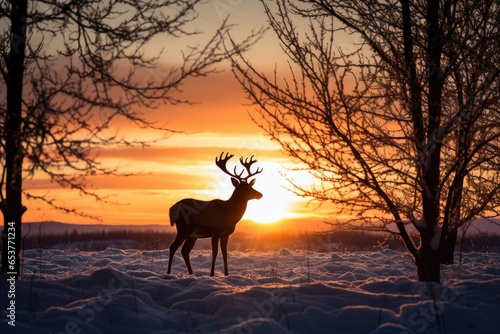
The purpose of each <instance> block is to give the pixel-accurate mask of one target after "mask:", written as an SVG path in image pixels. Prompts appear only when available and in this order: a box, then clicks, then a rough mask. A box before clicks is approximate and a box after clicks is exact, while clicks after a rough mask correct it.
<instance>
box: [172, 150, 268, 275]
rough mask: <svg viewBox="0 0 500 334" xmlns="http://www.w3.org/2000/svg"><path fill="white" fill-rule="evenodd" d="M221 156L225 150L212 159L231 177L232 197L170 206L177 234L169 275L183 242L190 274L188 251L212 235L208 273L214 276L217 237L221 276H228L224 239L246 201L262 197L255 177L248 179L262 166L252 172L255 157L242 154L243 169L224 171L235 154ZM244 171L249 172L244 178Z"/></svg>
mask: <svg viewBox="0 0 500 334" xmlns="http://www.w3.org/2000/svg"><path fill="white" fill-rule="evenodd" d="M223 155H224V152H222V153H221V154H220V156H219V157H218V158H217V157H216V158H215V164H216V165H217V166H218V167H219V168H220V169H221V170H222V171H223V172H224V173H226V174H228V175H229V176H231V182H232V184H233V186H234V191H233V194H232V195H231V197H230V198H229V199H227V200H221V199H214V200H211V201H202V200H197V199H193V198H185V199H182V200H180V201H179V202H177V203H175V204H174V205H173V206H172V207H171V208H170V226H172V227H173V226H174V225H175V226H176V227H177V236H176V238H175V240H174V241H173V242H172V245H170V253H169V258H168V271H167V273H168V274H170V272H171V269H172V262H173V258H174V254H175V252H176V251H177V249H178V248H179V247H180V245H182V243H184V245H183V246H182V249H181V253H182V257H183V258H184V262H185V263H186V267H187V269H188V272H189V274H193V270H192V268H191V263H190V261H189V253H190V252H191V250H192V249H193V247H194V244H195V243H196V240H197V239H198V238H212V267H211V269H210V276H214V271H215V260H216V258H217V253H218V248H219V240H220V248H221V251H222V257H223V259H224V275H226V276H227V275H228V269H227V242H228V240H229V236H230V235H231V234H233V232H234V230H235V228H236V224H237V223H238V222H239V221H240V220H241V217H242V216H243V214H244V213H245V211H246V208H247V203H248V201H249V200H251V199H260V198H262V194H261V193H260V192H258V191H257V190H255V189H253V185H254V183H255V179H252V180H251V181H248V179H249V178H251V177H253V176H255V175H257V174H259V173H261V172H262V170H263V169H262V168H257V169H256V171H255V172H251V170H250V169H251V167H252V165H253V164H254V163H255V162H257V160H254V159H253V156H251V157H250V159H248V158H246V159H245V160H243V157H241V158H240V163H241V165H242V166H243V167H244V170H242V171H241V172H240V173H239V174H238V173H237V171H236V166H235V167H234V172H233V173H231V172H229V171H228V170H227V167H226V164H227V162H228V161H229V159H231V158H232V157H233V156H234V155H233V154H229V153H226V155H225V156H224V157H223ZM245 171H246V172H247V174H248V175H247V176H245V177H243V173H244V172H245Z"/></svg>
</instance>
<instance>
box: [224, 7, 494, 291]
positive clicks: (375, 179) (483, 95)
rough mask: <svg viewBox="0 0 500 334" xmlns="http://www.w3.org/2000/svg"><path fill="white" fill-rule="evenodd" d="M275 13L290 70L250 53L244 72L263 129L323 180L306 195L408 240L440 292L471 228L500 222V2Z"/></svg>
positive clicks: (423, 274) (422, 272)
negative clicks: (452, 255)
mask: <svg viewBox="0 0 500 334" xmlns="http://www.w3.org/2000/svg"><path fill="white" fill-rule="evenodd" d="M262 3H263V5H264V7H265V9H266V12H267V14H268V17H269V20H270V23H271V26H272V29H273V30H274V31H275V33H276V36H277V37H278V38H279V40H280V41H281V46H282V48H283V50H284V52H285V53H286V55H287V57H288V58H289V64H288V72H286V73H285V74H283V73H280V72H279V69H276V71H275V73H274V74H272V75H266V74H263V73H262V72H260V71H259V70H258V69H256V68H255V67H254V66H252V65H251V64H250V62H249V61H248V60H246V59H245V58H244V57H243V56H241V55H239V56H238V57H232V64H233V71H234V73H235V75H236V77H237V78H238V79H239V81H240V83H241V85H242V86H243V87H244V89H245V90H246V92H247V93H248V95H249V97H250V99H251V101H252V102H253V103H254V104H255V105H256V106H257V110H258V112H259V113H258V114H257V115H255V116H254V120H255V121H256V122H257V123H258V124H259V125H260V126H261V127H262V128H263V129H264V130H265V131H267V133H268V134H269V135H270V136H271V137H272V138H273V139H274V140H276V141H278V142H279V143H280V144H281V146H282V147H283V149H284V150H285V151H286V152H287V153H288V154H289V155H290V156H292V157H294V158H295V159H296V160H298V161H300V162H302V163H303V164H305V165H306V166H307V167H308V169H309V170H310V171H311V173H312V175H314V176H315V178H316V179H317V180H319V181H321V182H320V184H319V185H315V186H312V187H310V188H309V187H303V186H302V187H301V186H300V185H294V186H295V187H294V191H295V192H296V193H298V194H300V195H304V196H312V197H314V198H316V199H318V200H320V201H324V202H331V203H333V204H334V205H335V206H336V207H337V208H338V212H337V213H346V212H347V213H349V215H351V216H353V219H351V220H349V221H347V222H340V225H341V226H344V227H345V226H350V227H353V228H356V229H359V228H363V229H368V230H376V231H386V232H390V233H392V234H394V235H396V236H397V237H398V238H401V239H402V240H403V242H404V243H405V245H406V247H407V249H408V251H409V252H410V253H411V255H412V258H413V260H414V262H415V264H416V267H417V273H418V276H419V278H420V279H422V280H425V281H435V282H439V281H440V262H441V260H442V259H443V258H444V255H445V254H444V253H445V250H448V252H450V247H447V246H446V245H447V244H448V246H449V245H451V252H453V247H454V243H455V241H454V240H455V239H456V231H457V229H458V228H459V227H460V226H463V225H464V224H467V223H468V222H470V221H471V220H473V219H474V218H477V217H483V218H491V217H498V215H499V208H500V168H499V166H500V155H499V152H500V139H499V138H500V114H499V105H500V104H499V99H500V87H499V83H500V79H499V75H500V59H499V47H498V45H499V44H498V42H496V41H498V40H500V14H499V13H500V8H499V6H500V5H499V3H498V1H494V0H480V1H469V0H456V1H452V0H442V1H433V0H429V1H424V0H422V1H411V2H410V1H408V0H401V1H383V2H382V1H378V2H377V1H355V2H353V1H341V0H333V1H330V0H329V1H320V0H316V1H315V0H313V1H283V0H282V1H276V2H275V3H276V6H275V7H273V8H274V9H271V7H270V5H269V3H268V2H265V1H262ZM299 22H302V23H304V22H305V23H306V24H305V25H299V24H298V23H299ZM304 26H307V28H303V27H304ZM341 38H342V39H341ZM340 40H342V44H340V42H337V41H340ZM337 43H338V44H337ZM291 182H293V180H291ZM454 238H455V239H454ZM414 240H418V241H417V242H414ZM448 255H449V254H448ZM447 260H448V261H449V257H448V259H447Z"/></svg>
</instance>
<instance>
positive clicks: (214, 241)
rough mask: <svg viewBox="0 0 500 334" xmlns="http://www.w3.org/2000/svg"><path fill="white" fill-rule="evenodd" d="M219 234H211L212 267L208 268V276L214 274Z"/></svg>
mask: <svg viewBox="0 0 500 334" xmlns="http://www.w3.org/2000/svg"><path fill="white" fill-rule="evenodd" d="M219 238H220V237H219V236H218V235H213V236H212V268H211V269H210V276H214V274H215V259H217V252H218V251H219Z"/></svg>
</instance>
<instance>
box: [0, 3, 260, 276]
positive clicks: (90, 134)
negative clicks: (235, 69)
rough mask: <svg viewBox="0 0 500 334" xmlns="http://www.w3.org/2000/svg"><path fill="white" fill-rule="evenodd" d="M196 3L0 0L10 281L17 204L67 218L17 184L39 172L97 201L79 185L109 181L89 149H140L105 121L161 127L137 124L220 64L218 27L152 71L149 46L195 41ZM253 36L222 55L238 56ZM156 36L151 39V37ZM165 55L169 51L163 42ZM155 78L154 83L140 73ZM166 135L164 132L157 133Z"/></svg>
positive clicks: (0, 102) (15, 258)
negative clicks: (101, 178)
mask: <svg viewBox="0 0 500 334" xmlns="http://www.w3.org/2000/svg"><path fill="white" fill-rule="evenodd" d="M199 3H200V1H199V0H181V1H173V0H160V1H145V0H136V1H128V0H105V1H101V0H78V1H74V0H68V1H45V0H37V1H27V0H20V1H17V0H16V1H13V0H11V1H3V0H2V1H1V4H0V27H1V30H0V54H1V57H0V71H1V74H2V80H1V81H0V87H1V90H0V97H1V99H0V115H1V118H0V119H1V123H2V124H1V130H0V131H1V138H2V141H1V143H2V144H1V151H0V157H1V162H2V165H3V166H2V167H3V173H2V178H1V191H0V194H1V201H2V202H1V210H2V213H3V216H4V234H3V237H2V244H3V247H2V268H3V269H4V270H6V271H8V272H13V273H15V274H16V275H19V272H20V271H19V250H20V237H21V222H22V215H23V213H24V212H25V211H26V207H25V206H24V205H23V202H22V199H23V194H24V195H25V196H26V197H27V198H34V199H38V200H42V201H45V202H46V203H47V204H49V205H51V206H53V207H55V208H57V209H60V210H65V211H67V212H75V213H78V214H82V215H85V213H84V212H78V211H77V210H75V209H73V208H68V207H64V206H61V205H59V204H58V203H57V202H56V201H55V200H54V198H50V197H46V196H39V195H34V194H30V193H29V191H28V190H26V189H24V187H23V180H25V179H26V178H32V177H33V176H34V175H35V174H36V175H37V176H41V175H45V176H46V177H48V178H49V179H50V180H51V182H53V183H56V184H58V185H60V186H61V187H64V188H71V189H75V190H77V191H79V192H81V193H82V194H84V195H87V196H92V197H94V198H95V199H96V200H98V201H105V200H106V199H105V198H102V197H101V196H100V195H99V194H98V193H97V192H95V191H93V190H91V189H89V187H88V183H87V182H88V181H87V178H88V177H89V176H94V175H110V174H118V173H119V171H117V170H116V169H110V168H108V167H105V166H102V165H100V163H99V160H98V159H97V156H96V154H95V153H94V151H93V149H94V148H101V147H105V146H113V145H142V144H144V142H143V141H141V140H132V139H129V138H127V137H126V136H119V135H117V134H116V133H115V132H111V131H110V127H111V126H113V124H124V122H128V123H133V124H135V125H136V126H137V127H139V128H148V129H157V130H159V131H163V133H168V131H169V130H168V129H167V128H165V127H164V126H162V125H157V124H155V123H153V122H151V121H149V120H148V118H147V111H146V110H147V109H149V108H154V107H156V106H158V104H159V103H171V104H174V103H181V102H187V101H183V100H182V99H181V98H179V97H176V96H177V95H176V94H175V93H177V92H179V90H180V86H181V84H182V83H183V82H184V81H185V79H186V78H189V77H197V76H205V75H208V74H209V73H211V72H213V71H214V70H215V69H214V67H213V66H212V65H214V64H216V63H218V62H220V61H222V60H223V59H225V58H226V57H227V56H228V54H227V50H225V49H224V48H223V47H222V41H223V39H224V38H225V37H224V36H225V35H226V34H227V32H228V31H229V30H230V28H231V26H230V25H229V24H228V23H227V20H224V21H222V22H221V25H220V27H219V28H218V30H217V31H215V32H214V34H213V35H212V36H211V37H209V38H208V39H207V40H206V42H205V44H202V45H198V46H196V47H191V48H188V50H187V51H185V52H184V53H182V61H181V62H180V65H179V66H177V67H172V68H171V69H169V70H167V71H165V70H162V71H160V70H161V68H160V67H159V65H160V63H159V61H160V60H162V59H161V57H162V53H161V52H156V53H154V52H153V51H152V50H151V49H155V48H154V46H155V45H156V43H157V42H158V38H159V37H163V39H162V40H163V41H168V40H169V38H170V40H171V39H172V38H182V37H186V36H187V37H189V36H191V35H193V34H196V32H195V31H190V30H189V23H190V22H192V21H193V20H195V19H196V17H197V14H196V6H197V5H198V4H199ZM258 34H259V33H255V34H254V35H252V36H249V37H248V38H247V39H245V40H243V41H242V42H241V43H239V44H238V45H235V49H234V50H233V51H230V52H229V55H230V54H231V53H232V52H235V51H236V50H237V51H238V52H241V51H244V50H246V49H248V48H249V47H250V46H251V44H252V43H253V40H254V38H256V37H257V36H258ZM155 39H156V40H155ZM165 48H166V49H167V51H171V50H170V49H169V45H165ZM148 72H149V73H150V72H155V73H158V75H157V76H156V77H152V76H151V75H149V76H148V75H147V73H148ZM165 131H166V132H165Z"/></svg>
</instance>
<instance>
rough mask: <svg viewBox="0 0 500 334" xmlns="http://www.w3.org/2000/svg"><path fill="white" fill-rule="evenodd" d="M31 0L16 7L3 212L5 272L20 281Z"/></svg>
mask: <svg viewBox="0 0 500 334" xmlns="http://www.w3.org/2000/svg"><path fill="white" fill-rule="evenodd" d="M27 9H28V2H27V0H23V1H16V2H15V4H13V6H12V14H11V16H10V21H11V33H10V50H9V54H8V56H7V59H6V61H5V63H6V66H7V75H6V84H7V112H6V115H5V123H4V137H3V138H2V140H3V141H4V145H5V167H4V168H5V198H2V199H3V201H2V203H1V210H2V213H3V216H4V231H3V234H2V242H3V243H2V245H3V247H2V269H3V270H4V271H6V272H10V273H12V275H14V276H15V277H16V278H18V277H19V275H20V274H21V270H20V269H21V268H20V258H19V254H20V251H21V224H22V215H23V213H24V212H25V211H26V207H25V206H23V205H22V183H23V157H24V155H23V147H22V144H21V143H22V99H23V78H24V59H25V55H24V52H25V49H26V17H27Z"/></svg>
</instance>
